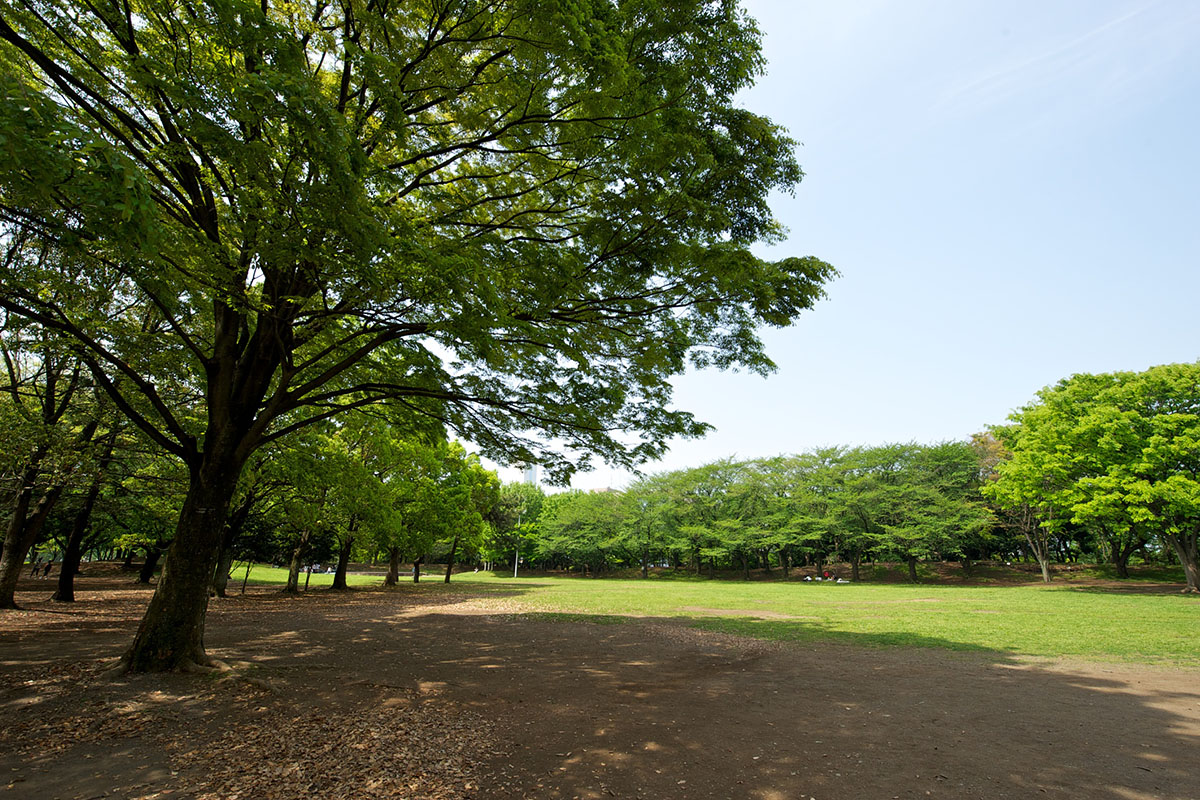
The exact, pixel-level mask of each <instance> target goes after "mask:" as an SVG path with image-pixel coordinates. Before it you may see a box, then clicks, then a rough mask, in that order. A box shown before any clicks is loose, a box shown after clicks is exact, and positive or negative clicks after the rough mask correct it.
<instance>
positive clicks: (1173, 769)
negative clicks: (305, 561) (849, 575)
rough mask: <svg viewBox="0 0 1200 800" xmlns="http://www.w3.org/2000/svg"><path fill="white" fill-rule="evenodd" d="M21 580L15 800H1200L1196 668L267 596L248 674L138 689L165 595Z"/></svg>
mask: <svg viewBox="0 0 1200 800" xmlns="http://www.w3.org/2000/svg"><path fill="white" fill-rule="evenodd" d="M22 588H23V591H21V592H20V593H19V594H18V601H19V602H21V603H23V604H24V605H25V606H26V609H27V610H23V611H16V612H3V615H2V616H0V677H2V683H0V770H2V778H0V797H4V798H7V797H12V798H23V800H40V799H41V798H101V797H112V798H145V799H149V798H221V799H222V800H224V799H225V798H237V797H241V798H303V797H319V798H323V800H324V799H326V798H379V797H388V798H401V797H403V798H437V799H439V800H440V799H441V798H505V799H510V798H513V799H515V798H564V799H567V798H589V799H593V798H607V797H625V798H647V799H649V798H680V800H684V799H685V798H761V800H800V799H801V798H803V799H804V800H810V799H811V798H816V800H837V799H838V798H847V799H849V798H884V800H887V799H888V798H912V797H918V798H924V797H943V798H959V797H978V798H1031V797H1035V798H1041V797H1044V798H1089V799H1092V800H1097V799H1098V800H1108V799H1111V800H1131V799H1132V798H1172V799H1178V800H1183V799H1184V798H1191V799H1195V798H1200V758H1198V755H1200V672H1197V671H1194V670H1176V669H1161V668H1150V667H1137V666H1130V665H1126V666H1108V665H1094V664H1071V663H1032V662H1028V661H1021V660H1015V659H1012V658H1009V657H1006V656H1002V655H997V654H991V655H988V654H978V653H970V654H964V653H949V652H946V651H939V650H935V649H874V648H857V647H851V646H823V647H816V648H814V647H811V646H808V647H800V646H794V645H776V644H768V643H763V642H757V641H751V640H743V639H736V638H732V637H724V636H720V635H714V634H709V633H702V632H698V631H695V630H691V629H689V628H687V627H685V626H684V625H682V624H680V623H675V622H670V621H665V620H663V621H656V620H640V621H634V622H629V623H626V624H618V625H612V624H609V625H599V624H593V623H586V622H564V621H559V620H549V619H545V618H539V617H537V616H522V615H520V614H514V613H511V612H512V608H511V607H510V605H509V603H508V602H507V601H506V599H505V598H504V597H497V596H496V595H495V594H494V593H493V594H491V595H489V596H487V597H469V596H465V595H459V596H454V597H448V596H441V597H440V598H439V597H438V596H436V595H434V594H433V593H425V592H423V593H421V595H420V596H417V595H414V594H413V593H411V592H408V591H393V592H385V591H358V592H352V593H349V594H332V593H329V592H310V593H308V594H306V595H303V596H301V597H298V598H285V597H282V596H280V595H279V594H277V593H275V592H273V591H272V592H268V591H266V590H261V589H260V590H252V592H251V593H250V594H248V595H246V596H244V597H233V598H231V599H228V600H214V601H213V603H212V604H211V606H210V611H209V617H208V634H207V642H208V647H209V650H210V652H211V653H212V654H213V655H215V656H217V657H219V658H222V659H225V660H226V661H227V662H229V663H230V664H232V665H233V666H234V670H233V672H232V673H228V674H226V675H224V676H219V677H218V676H211V675H168V676H139V677H135V678H123V679H112V678H106V677H104V676H103V675H102V672H103V669H104V667H105V666H106V665H107V664H108V663H110V662H111V659H112V658H113V657H115V656H117V655H119V653H120V652H121V649H122V648H123V647H124V646H125V645H126V644H127V643H128V641H129V640H130V638H131V637H132V634H133V631H134V629H135V627H136V624H137V621H138V619H139V617H140V613H141V610H142V608H143V606H144V603H145V602H146V600H147V599H148V597H149V594H148V591H147V590H145V589H136V588H131V587H130V585H129V584H128V582H127V581H124V580H122V581H115V580H113V581H109V582H107V583H105V582H100V581H95V580H93V581H91V582H89V580H87V579H84V580H81V582H80V584H79V590H80V594H79V597H80V598H81V600H80V602H78V603H76V604H74V605H67V606H62V605H56V604H51V603H49V602H46V601H45V599H44V598H46V597H48V595H49V594H50V591H51V590H52V588H53V587H52V585H51V584H49V583H45V582H44V583H41V584H40V585H39V584H38V583H37V582H29V583H27V584H24V585H23V587H22Z"/></svg>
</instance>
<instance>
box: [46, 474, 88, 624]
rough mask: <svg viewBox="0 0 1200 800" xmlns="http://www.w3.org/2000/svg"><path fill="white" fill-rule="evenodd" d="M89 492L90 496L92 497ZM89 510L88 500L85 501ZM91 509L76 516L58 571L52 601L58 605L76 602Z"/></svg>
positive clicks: (85, 505)
mask: <svg viewBox="0 0 1200 800" xmlns="http://www.w3.org/2000/svg"><path fill="white" fill-rule="evenodd" d="M90 494H91V493H90V492H89V496H90ZM84 507H85V508H87V500H86V499H85V500H84ZM90 512H91V509H90V508H87V511H83V510H81V511H80V512H79V513H78V514H76V515H75V521H74V522H73V523H72V524H71V533H70V535H69V536H68V537H67V547H66V549H65V550H63V557H62V564H61V565H60V569H59V570H58V586H57V587H55V589H54V594H53V595H51V597H50V599H51V600H53V601H55V602H56V603H74V602H75V575H76V574H78V572H79V562H80V561H82V560H83V534H84V533H86V532H87V522H88V520H87V518H88V516H90Z"/></svg>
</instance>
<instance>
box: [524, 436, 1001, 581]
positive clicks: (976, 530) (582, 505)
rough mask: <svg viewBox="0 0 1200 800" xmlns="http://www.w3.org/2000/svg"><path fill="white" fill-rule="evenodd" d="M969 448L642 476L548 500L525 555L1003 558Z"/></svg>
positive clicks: (767, 564) (640, 563)
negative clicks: (617, 488) (620, 485)
mask: <svg viewBox="0 0 1200 800" xmlns="http://www.w3.org/2000/svg"><path fill="white" fill-rule="evenodd" d="M979 483H980V470H979V466H978V457H977V452H976V449H975V448H974V447H973V446H972V445H970V444H966V443H959V442H951V443H945V444H939V445H932V446H921V445H916V444H904V445H885V446H880V447H869V448H826V449H820V450H815V451H812V452H809V453H804V454H801V455H796V456H781V457H778V458H772V459H763V460H752V461H732V460H723V461H718V462H715V463H713V464H709V465H706V466H703V467H698V468H694V469H687V470H681V471H677V472H671V473H665V474H660V475H654V476H651V477H647V478H643V479H641V480H639V481H637V482H636V483H634V484H633V485H632V486H630V487H629V488H628V490H627V491H624V492H611V491H610V492H593V493H582V492H572V493H564V494H559V495H552V496H549V497H546V498H545V500H544V502H543V503H542V505H541V510H540V514H539V515H538V517H537V518H536V520H531V524H529V525H528V526H527V528H526V530H525V550H526V551H527V553H528V557H529V558H530V560H532V561H533V562H535V563H537V564H540V565H542V566H545V567H547V568H562V567H571V568H575V569H580V570H583V571H591V572H594V573H600V572H603V571H605V570H608V569H612V568H616V567H631V566H634V567H639V568H640V569H641V571H642V574H643V575H645V574H647V572H648V570H649V568H650V567H651V566H671V567H675V568H682V569H689V570H692V571H694V572H695V573H697V574H701V573H708V574H712V573H714V572H715V571H716V570H718V569H721V570H728V569H738V570H741V572H742V573H743V575H745V576H746V577H749V572H750V570H751V569H765V570H767V571H768V572H770V571H772V570H773V569H776V568H777V569H779V570H781V572H782V574H783V575H784V576H785V577H786V576H787V574H788V572H789V570H790V569H791V568H793V567H795V566H797V565H800V564H805V565H816V566H817V567H818V568H819V567H820V566H821V565H822V564H825V563H827V562H833V561H844V562H848V563H849V565H850V570H851V575H850V577H852V578H853V579H855V580H857V579H858V578H859V569H860V566H861V565H862V564H863V563H864V562H865V561H869V560H896V561H902V562H905V563H906V564H907V565H908V569H909V573H910V576H911V577H912V578H913V579H914V580H915V579H916V565H917V563H918V561H921V560H926V559H938V560H943V559H950V558H953V559H957V560H961V561H962V562H963V564H964V566H965V567H966V568H967V569H969V568H970V564H971V562H972V561H973V560H976V559H979V558H984V557H988V556H990V555H991V554H993V553H996V552H998V551H1001V550H1002V548H1003V545H1002V544H1001V542H1000V541H999V540H998V539H997V537H996V536H995V532H994V528H995V525H994V519H995V518H994V515H993V513H992V512H991V511H990V510H989V509H988V508H987V507H986V506H985V505H984V503H983V500H982V498H981V497H980V496H979V492H978V487H979Z"/></svg>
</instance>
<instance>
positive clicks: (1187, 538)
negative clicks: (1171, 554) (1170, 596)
mask: <svg viewBox="0 0 1200 800" xmlns="http://www.w3.org/2000/svg"><path fill="white" fill-rule="evenodd" d="M1163 536H1164V538H1166V540H1167V542H1168V543H1169V544H1170V545H1171V549H1172V550H1174V551H1175V555H1176V556H1177V557H1178V558H1179V563H1180V564H1182V565H1183V575H1184V580H1186V581H1187V585H1186V586H1185V587H1184V589H1183V591H1185V592H1200V534H1195V533H1191V534H1182V535H1181V534H1173V533H1167V534H1163Z"/></svg>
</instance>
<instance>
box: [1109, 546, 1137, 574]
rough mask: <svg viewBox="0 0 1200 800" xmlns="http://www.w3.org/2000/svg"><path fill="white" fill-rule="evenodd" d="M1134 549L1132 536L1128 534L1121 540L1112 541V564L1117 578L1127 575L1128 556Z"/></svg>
mask: <svg viewBox="0 0 1200 800" xmlns="http://www.w3.org/2000/svg"><path fill="white" fill-rule="evenodd" d="M1135 549H1136V545H1135V541H1134V538H1133V536H1128V537H1126V538H1125V540H1124V541H1123V542H1120V543H1117V542H1114V543H1113V566H1114V567H1116V568H1117V577H1118V578H1128V577H1129V557H1130V556H1132V555H1133V551H1134V550H1135Z"/></svg>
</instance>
